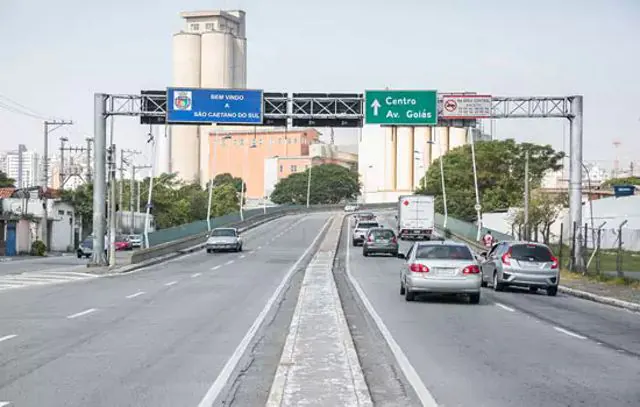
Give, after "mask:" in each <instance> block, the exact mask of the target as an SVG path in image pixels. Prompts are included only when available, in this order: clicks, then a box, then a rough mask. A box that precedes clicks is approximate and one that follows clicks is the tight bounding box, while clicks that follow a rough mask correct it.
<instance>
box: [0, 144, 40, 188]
mask: <svg viewBox="0 0 640 407" xmlns="http://www.w3.org/2000/svg"><path fill="white" fill-rule="evenodd" d="M38 158H39V156H38V153H36V152H35V151H29V150H27V149H26V147H25V146H24V145H23V144H20V145H19V146H18V150H15V151H6V152H3V154H2V157H0V171H2V172H4V173H5V174H7V176H8V177H9V178H13V179H14V180H15V181H16V187H17V188H29V187H33V186H36V185H39V184H40V178H41V175H40V172H39V171H38V170H39V168H40V163H39V161H38Z"/></svg>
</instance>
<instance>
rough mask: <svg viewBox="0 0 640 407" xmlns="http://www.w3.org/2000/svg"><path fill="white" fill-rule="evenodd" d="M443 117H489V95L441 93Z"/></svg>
mask: <svg viewBox="0 0 640 407" xmlns="http://www.w3.org/2000/svg"><path fill="white" fill-rule="evenodd" d="M440 116H441V117H442V118H443V119H487V118H490V117H491V95H448V94H443V95H442V112H441V114H440Z"/></svg>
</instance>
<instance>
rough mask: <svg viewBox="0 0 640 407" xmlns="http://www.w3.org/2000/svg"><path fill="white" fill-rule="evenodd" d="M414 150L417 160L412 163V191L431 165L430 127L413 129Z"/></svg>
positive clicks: (418, 184)
mask: <svg viewBox="0 0 640 407" xmlns="http://www.w3.org/2000/svg"><path fill="white" fill-rule="evenodd" d="M413 138H414V148H415V150H416V151H417V152H418V153H417V154H416V158H417V160H415V162H414V171H413V174H414V177H413V187H414V189H415V188H417V187H419V186H420V180H421V179H422V177H424V175H425V174H426V172H427V171H428V170H429V165H430V164H431V145H430V144H429V141H430V140H431V128H430V127H415V128H414V129H413Z"/></svg>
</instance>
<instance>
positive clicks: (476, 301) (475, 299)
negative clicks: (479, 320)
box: [469, 293, 480, 304]
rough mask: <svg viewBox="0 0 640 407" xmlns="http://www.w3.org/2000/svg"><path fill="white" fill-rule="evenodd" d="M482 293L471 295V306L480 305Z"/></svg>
mask: <svg viewBox="0 0 640 407" xmlns="http://www.w3.org/2000/svg"><path fill="white" fill-rule="evenodd" d="M479 303H480V293H474V294H469V304H479Z"/></svg>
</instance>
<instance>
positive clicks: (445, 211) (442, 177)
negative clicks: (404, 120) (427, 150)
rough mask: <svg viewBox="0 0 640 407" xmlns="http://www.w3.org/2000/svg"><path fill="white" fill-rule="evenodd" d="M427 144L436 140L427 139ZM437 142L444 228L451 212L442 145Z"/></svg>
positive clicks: (433, 132)
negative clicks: (449, 210) (449, 209)
mask: <svg viewBox="0 0 640 407" xmlns="http://www.w3.org/2000/svg"><path fill="white" fill-rule="evenodd" d="M434 130H435V128H434V129H432V130H431V132H432V134H435V131H434ZM434 138H435V137H434ZM427 144H431V145H434V144H436V142H435V141H434V140H429V141H427ZM437 144H438V153H439V157H438V161H440V182H441V184H442V204H443V207H444V222H442V228H443V229H446V227H447V220H448V219H449V212H448V210H447V189H446V188H445V183H444V163H443V161H442V146H441V145H440V143H437Z"/></svg>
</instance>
